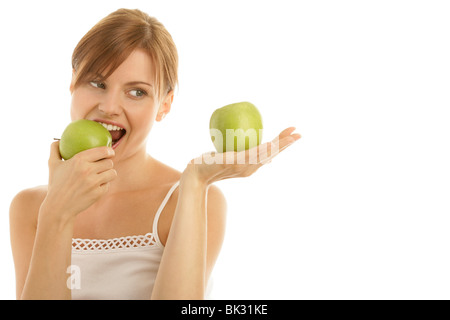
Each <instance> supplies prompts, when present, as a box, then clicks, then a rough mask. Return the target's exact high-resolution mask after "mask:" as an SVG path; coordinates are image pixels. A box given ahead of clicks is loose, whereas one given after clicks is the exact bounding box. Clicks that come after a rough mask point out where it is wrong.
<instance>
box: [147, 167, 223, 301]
mask: <svg viewBox="0 0 450 320" xmlns="http://www.w3.org/2000/svg"><path fill="white" fill-rule="evenodd" d="M191 169H192V167H190V166H188V167H187V168H186V170H185V171H184V172H183V175H182V177H181V180H180V186H179V192H178V202H177V207H176V209H175V213H174V217H173V220H172V225H171V228H170V232H169V236H168V238H167V242H166V246H165V249H164V254H163V256H162V260H161V264H160V268H159V271H158V274H157V277H156V280H155V285H154V288H153V292H152V299H203V298H204V294H205V289H206V285H207V281H208V279H209V275H210V273H211V271H212V269H213V267H214V263H215V261H216V259H217V257H218V255H219V251H220V248H221V246H222V242H223V237H224V231H225V213H226V203H225V199H224V197H223V195H222V193H221V192H220V190H219V189H218V188H216V187H215V186H208V184H207V183H205V182H203V181H201V180H199V179H198V177H196V176H195V175H194V174H193V173H194V172H193V171H192V170H191Z"/></svg>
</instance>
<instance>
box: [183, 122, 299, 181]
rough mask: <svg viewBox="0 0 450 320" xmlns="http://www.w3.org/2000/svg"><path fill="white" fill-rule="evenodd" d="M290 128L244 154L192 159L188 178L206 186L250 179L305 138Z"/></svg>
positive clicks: (225, 154)
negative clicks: (243, 178) (223, 181)
mask: <svg viewBox="0 0 450 320" xmlns="http://www.w3.org/2000/svg"><path fill="white" fill-rule="evenodd" d="M294 130H295V128H293V127H290V128H287V129H285V130H283V132H281V133H280V134H279V135H278V136H277V137H276V138H275V139H274V140H272V141H271V142H267V143H264V144H261V145H259V146H257V147H254V148H251V149H249V150H245V151H241V152H232V151H231V152H225V153H216V152H208V153H205V154H203V155H202V156H200V157H198V158H196V159H193V160H191V162H190V163H189V165H188V167H187V168H186V170H185V173H184V174H185V175H186V174H187V175H194V176H195V177H196V178H197V179H199V180H200V181H201V182H202V183H204V184H206V185H209V184H211V183H214V182H217V181H220V180H224V179H229V178H237V177H248V176H250V175H252V174H253V173H254V172H255V171H256V170H258V169H259V168H260V167H262V166H263V165H264V164H266V163H269V162H270V161H271V160H272V159H273V158H274V157H275V156H277V155H278V154H279V153H280V152H281V151H283V150H284V149H286V148H287V147H289V146H290V145H292V144H293V143H294V142H295V141H297V140H298V139H300V138H301V136H300V135H299V134H298V133H293V132H294Z"/></svg>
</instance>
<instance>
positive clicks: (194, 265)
mask: <svg viewBox="0 0 450 320" xmlns="http://www.w3.org/2000/svg"><path fill="white" fill-rule="evenodd" d="M294 130H295V128H288V129H286V130H284V131H283V132H282V133H281V134H280V135H279V136H278V137H277V138H275V139H274V140H273V141H272V142H269V143H266V144H264V145H261V146H259V147H255V149H252V150H247V151H242V152H238V153H236V152H231V153H223V154H205V155H203V156H202V157H200V158H197V159H194V160H193V161H191V163H190V164H189V165H188V166H187V168H186V170H185V171H184V172H183V174H182V177H181V181H180V189H179V193H178V203H177V207H176V209H175V213H174V217H173V220H172V225H171V228H170V231H169V236H168V239H167V242H166V247H165V249H164V254H163V257H162V260H161V264H160V267H159V271H158V274H157V276H156V280H155V285H154V288H153V292H152V299H203V298H204V293H205V286H206V281H207V279H208V277H209V274H210V273H211V270H212V268H213V266H214V262H215V259H216V258H217V256H218V253H219V251H220V247H221V244H222V239H223V233H224V229H225V219H224V216H225V201H224V200H223V197H222V196H217V193H216V189H213V188H214V187H213V186H211V188H209V189H208V187H209V186H210V185H211V184H212V183H214V182H217V181H220V180H224V179H229V178H236V177H248V176H250V175H251V174H253V173H254V172H255V171H256V170H258V169H259V168H260V167H261V166H263V165H264V164H266V163H269V162H270V160H271V159H273V157H275V156H276V155H277V154H279V153H280V152H281V151H282V150H284V149H286V148H287V147H288V146H290V145H291V144H293V143H294V142H295V141H297V140H298V139H300V135H299V134H293V131H294ZM229 158H232V159H234V161H233V162H232V163H230V162H229V161H228V159H229ZM238 159H244V160H245V161H244V163H242V162H238ZM213 190H214V191H213ZM211 191H212V192H211ZM210 192H211V196H212V197H210V196H209V195H208V193H210ZM206 199H208V201H206ZM210 200H211V201H210Z"/></svg>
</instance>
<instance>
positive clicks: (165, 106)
mask: <svg viewBox="0 0 450 320" xmlns="http://www.w3.org/2000/svg"><path fill="white" fill-rule="evenodd" d="M173 95H174V94H173V90H170V91H169V93H168V94H167V95H166V97H165V98H164V100H163V102H162V103H161V105H160V106H159V110H158V114H157V115H156V119H155V120H156V121H158V122H159V121H161V120H162V119H164V117H165V116H166V115H167V114H168V113H169V112H170V108H171V107H172V102H173Z"/></svg>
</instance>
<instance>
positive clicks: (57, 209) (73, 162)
mask: <svg viewBox="0 0 450 320" xmlns="http://www.w3.org/2000/svg"><path fill="white" fill-rule="evenodd" d="M113 156H114V150H113V149H111V148H108V147H99V148H93V149H89V150H86V151H83V152H80V153H78V154H76V155H75V156H74V157H72V158H71V159H69V160H66V161H63V160H62V159H61V155H60V153H59V141H56V142H54V143H52V146H51V152H50V158H49V160H48V165H49V183H48V192H47V196H46V198H45V200H44V203H43V205H45V206H46V208H47V209H48V210H50V211H51V212H53V213H55V214H58V215H60V217H62V216H64V217H66V218H69V219H70V218H74V217H75V216H76V215H77V214H78V213H80V212H81V211H83V210H85V209H87V208H88V207H90V206H91V205H92V204H93V203H94V202H96V201H97V200H98V199H99V198H100V197H101V196H102V195H104V194H105V193H106V192H107V191H108V188H109V183H110V182H111V181H112V180H114V178H115V177H116V176H117V173H116V171H115V170H114V169H113V161H112V160H111V158H112V157H113Z"/></svg>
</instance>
